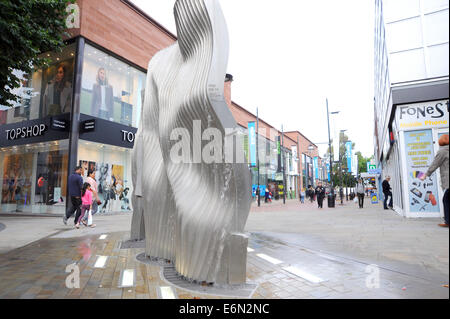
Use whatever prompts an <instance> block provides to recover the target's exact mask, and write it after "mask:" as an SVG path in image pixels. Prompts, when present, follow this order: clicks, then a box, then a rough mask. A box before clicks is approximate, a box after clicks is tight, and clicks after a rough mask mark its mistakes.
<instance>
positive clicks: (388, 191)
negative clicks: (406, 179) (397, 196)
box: [381, 176, 394, 209]
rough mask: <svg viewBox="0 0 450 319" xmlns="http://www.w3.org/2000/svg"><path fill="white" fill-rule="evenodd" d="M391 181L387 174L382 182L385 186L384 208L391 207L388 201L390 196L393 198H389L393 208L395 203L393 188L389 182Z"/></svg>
mask: <svg viewBox="0 0 450 319" xmlns="http://www.w3.org/2000/svg"><path fill="white" fill-rule="evenodd" d="M390 181H391V177H390V176H387V177H386V179H385V180H384V181H383V183H382V184H381V186H382V187H383V194H384V203H383V204H384V209H389V208H388V205H387V201H388V197H390V198H391V199H390V200H389V207H390V208H393V206H394V205H393V203H392V191H391V190H392V188H391V185H390V184H389V182H390Z"/></svg>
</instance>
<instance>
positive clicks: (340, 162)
mask: <svg viewBox="0 0 450 319" xmlns="http://www.w3.org/2000/svg"><path fill="white" fill-rule="evenodd" d="M345 132H347V130H341V131H340V134H339V171H340V173H341V174H340V175H341V178H340V180H341V187H340V189H339V196H340V197H341V205H344V189H343V188H344V178H343V176H342V174H343V172H344V170H343V169H342V155H341V135H343V134H344V133H345Z"/></svg>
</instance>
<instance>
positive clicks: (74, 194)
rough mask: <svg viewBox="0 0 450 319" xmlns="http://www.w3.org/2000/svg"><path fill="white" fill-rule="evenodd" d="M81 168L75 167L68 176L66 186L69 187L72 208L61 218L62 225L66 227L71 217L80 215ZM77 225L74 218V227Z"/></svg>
mask: <svg viewBox="0 0 450 319" xmlns="http://www.w3.org/2000/svg"><path fill="white" fill-rule="evenodd" d="M82 170H83V168H82V167H81V166H77V167H75V171H74V173H73V174H72V175H70V176H69V180H68V186H69V197H70V201H71V203H72V206H71V207H70V208H69V210H68V211H67V212H66V214H65V215H64V216H63V223H64V224H65V225H67V220H68V219H69V218H70V217H72V215H73V214H74V213H75V212H77V215H78V216H80V214H81V189H82V188H83V178H82V177H81V174H82ZM76 224H77V219H76V218H75V225H76Z"/></svg>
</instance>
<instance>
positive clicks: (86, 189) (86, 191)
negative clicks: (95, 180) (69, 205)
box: [75, 183, 95, 229]
mask: <svg viewBox="0 0 450 319" xmlns="http://www.w3.org/2000/svg"><path fill="white" fill-rule="evenodd" d="M91 209H92V191H91V185H90V184H89V183H84V184H83V188H82V189H81V214H80V216H77V217H78V218H77V223H76V224H75V227H76V228H77V229H78V228H80V222H81V223H83V225H85V226H87V223H86V222H85V221H84V220H83V217H84V214H86V211H87V212H89V211H90V210H91ZM90 227H95V225H94V224H92V225H90Z"/></svg>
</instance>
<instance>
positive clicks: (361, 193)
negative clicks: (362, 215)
mask: <svg viewBox="0 0 450 319" xmlns="http://www.w3.org/2000/svg"><path fill="white" fill-rule="evenodd" d="M364 193H365V187H364V181H363V180H362V178H360V179H359V180H358V183H357V184H356V194H358V204H359V208H364V196H365V194H364Z"/></svg>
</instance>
